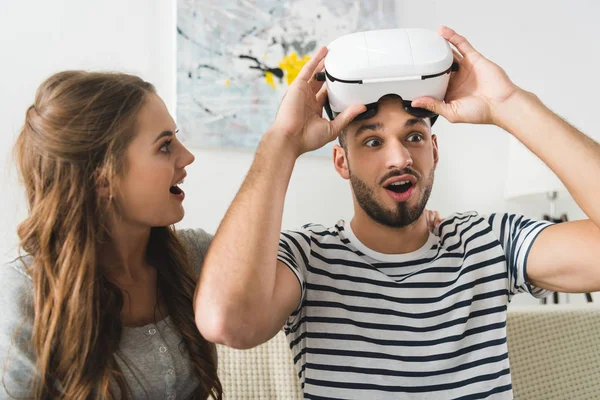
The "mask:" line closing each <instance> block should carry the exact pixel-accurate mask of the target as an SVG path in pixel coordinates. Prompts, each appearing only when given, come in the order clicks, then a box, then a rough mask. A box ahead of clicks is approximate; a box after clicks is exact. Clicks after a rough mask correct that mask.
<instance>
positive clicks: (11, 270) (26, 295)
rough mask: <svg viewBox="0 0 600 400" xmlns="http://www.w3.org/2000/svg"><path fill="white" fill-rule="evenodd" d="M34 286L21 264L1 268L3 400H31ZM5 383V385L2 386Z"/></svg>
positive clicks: (0, 369)
mask: <svg viewBox="0 0 600 400" xmlns="http://www.w3.org/2000/svg"><path fill="white" fill-rule="evenodd" d="M32 326H33V284H32V281H31V279H30V277H29V275H27V273H26V272H25V270H24V268H23V267H22V262H21V261H13V262H11V263H8V264H4V265H0V398H2V399H5V398H30V397H32V396H33V395H32V389H31V385H32V382H33V379H34V377H35V371H36V366H35V355H34V351H33V345H32V341H31V335H32ZM2 382H3V383H4V385H3V384H2Z"/></svg>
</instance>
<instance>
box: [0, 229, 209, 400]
mask: <svg viewBox="0 0 600 400" xmlns="http://www.w3.org/2000/svg"><path fill="white" fill-rule="evenodd" d="M178 233H179V235H180V237H181V238H182V239H183V242H184V244H185V245H186V247H187V248H188V249H189V251H190V256H191V259H192V262H193V265H194V269H195V272H196V277H197V276H198V274H199V273H200V267H201V265H202V262H203V260H204V255H205V254H206V251H207V249H208V245H209V244H210V241H211V239H212V235H210V234H208V233H206V232H204V231H203V230H201V229H197V230H192V229H190V230H180V231H178ZM30 262H31V258H30V257H29V258H25V259H24V260H23V262H21V261H13V262H10V263H8V264H5V265H0V399H10V398H11V397H10V396H9V395H8V393H7V392H6V389H5V387H4V385H2V378H4V384H5V385H6V388H7V389H8V391H9V393H10V395H11V396H13V397H16V398H28V397H31V391H30V384H31V380H32V377H33V375H34V374H35V361H34V356H33V350H32V347H31V331H32V323H33V321H32V319H31V318H30V317H29V316H30V315H33V285H32V281H31V278H30V277H29V275H28V274H27V272H26V270H25V265H24V263H26V264H29V263H30ZM19 329H20V330H19ZM15 334H16V335H15ZM181 340H182V338H181V333H180V332H179V330H177V328H175V327H174V326H173V325H172V323H171V320H170V318H169V317H167V318H165V319H163V320H161V321H159V322H157V323H156V324H148V325H146V326H142V327H135V328H128V327H125V328H124V329H123V335H122V338H121V343H120V344H119V350H120V352H121V354H122V356H123V360H122V359H120V358H119V357H117V362H118V363H119V366H120V367H121V370H122V371H123V374H124V375H125V378H126V380H127V383H128V385H129V387H130V389H131V391H132V393H133V398H134V399H168V400H175V399H185V398H187V397H188V396H189V395H190V394H191V393H192V391H193V390H194V389H195V388H196V386H197V385H198V379H197V378H196V377H195V376H194V375H193V370H192V366H191V365H190V362H189V358H188V354H187V351H182V348H181V347H180V346H179V344H180V343H181ZM2 375H4V376H2Z"/></svg>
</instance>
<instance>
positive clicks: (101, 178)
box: [94, 169, 111, 200]
mask: <svg viewBox="0 0 600 400" xmlns="http://www.w3.org/2000/svg"><path fill="white" fill-rule="evenodd" d="M94 184H95V185H96V194H98V196H99V197H100V198H102V199H104V200H108V199H110V197H111V189H110V184H109V182H108V178H107V177H106V174H105V173H103V171H101V170H99V169H97V170H96V172H95V173H94Z"/></svg>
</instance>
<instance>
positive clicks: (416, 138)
mask: <svg viewBox="0 0 600 400" xmlns="http://www.w3.org/2000/svg"><path fill="white" fill-rule="evenodd" d="M407 140H408V141H409V142H421V141H422V140H423V135H422V134H420V133H413V134H412V135H410V136H409V137H408V138H407Z"/></svg>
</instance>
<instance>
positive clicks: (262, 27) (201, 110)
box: [176, 0, 396, 154]
mask: <svg viewBox="0 0 600 400" xmlns="http://www.w3.org/2000/svg"><path fill="white" fill-rule="evenodd" d="M177 11H178V13H177V110H176V115H177V124H178V125H179V129H180V132H181V135H182V137H183V139H184V140H185V142H186V144H187V145H188V146H191V147H196V148H246V149H255V148H256V146H257V144H258V142H259V141H260V138H261V137H262V135H263V134H264V133H265V131H266V130H267V129H268V128H269V126H270V125H271V123H272V122H273V119H274V117H275V114H276V112H277V108H278V105H279V102H280V101H281V98H282V97H283V95H284V93H285V91H286V89H287V87H288V86H289V85H290V84H291V83H292V82H293V81H294V79H295V77H296V75H297V74H298V72H299V71H300V69H301V68H302V66H303V65H304V64H305V63H306V61H307V60H309V59H310V58H311V57H312V56H313V54H314V53H315V52H316V51H317V50H318V49H319V47H320V46H324V45H327V44H329V43H330V42H331V41H332V40H334V39H335V38H337V37H339V36H341V35H344V34H347V33H351V32H357V31H363V30H370V29H384V28H393V27H396V14H395V2H394V1H393V0H356V1H352V0H287V1H279V0H222V1H214V0H177ZM325 151H326V152H327V153H328V154H331V153H330V150H325Z"/></svg>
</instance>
